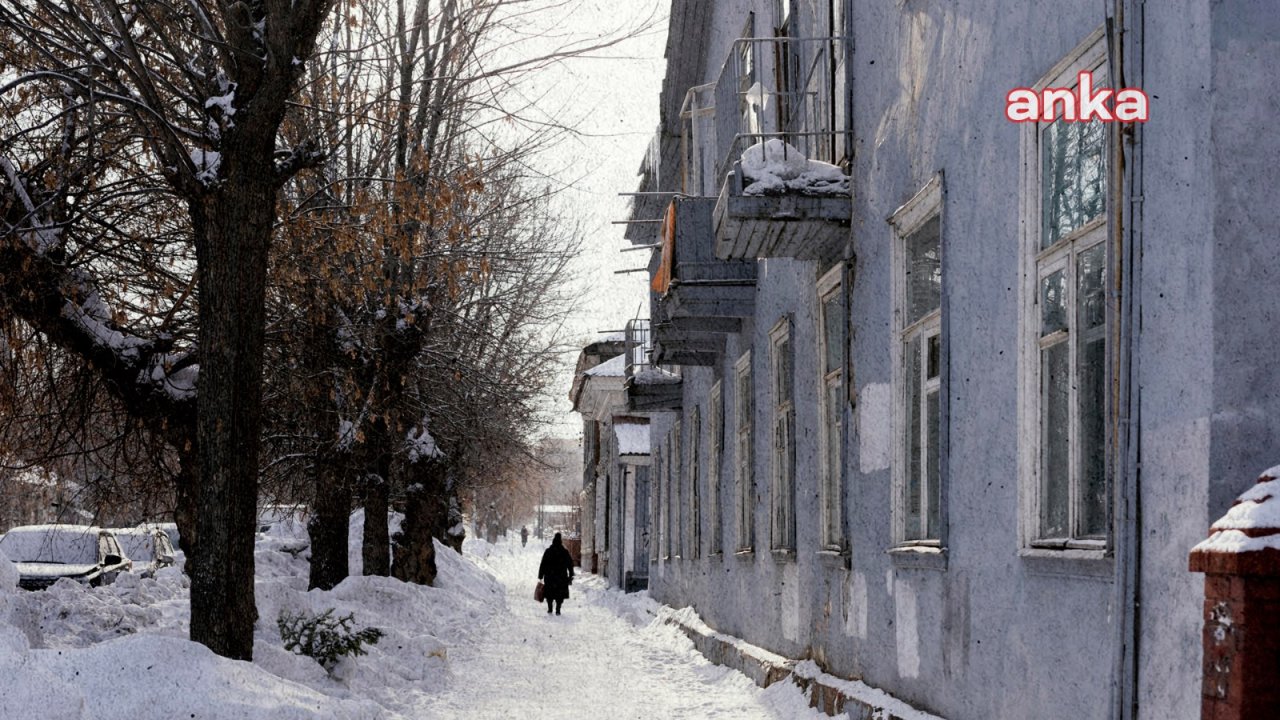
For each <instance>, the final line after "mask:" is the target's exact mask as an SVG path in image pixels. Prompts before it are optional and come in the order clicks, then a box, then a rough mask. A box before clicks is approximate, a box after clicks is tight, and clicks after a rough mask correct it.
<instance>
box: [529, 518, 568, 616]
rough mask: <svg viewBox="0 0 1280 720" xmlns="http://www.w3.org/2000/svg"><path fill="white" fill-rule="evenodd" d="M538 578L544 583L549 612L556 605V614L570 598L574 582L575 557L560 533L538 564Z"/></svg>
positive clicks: (544, 595)
mask: <svg viewBox="0 0 1280 720" xmlns="http://www.w3.org/2000/svg"><path fill="white" fill-rule="evenodd" d="M538 579H539V580H541V581H542V583H543V591H542V599H543V600H546V601H547V612H548V613H550V612H551V609H552V605H553V604H554V605H555V611H556V614H557V615H559V614H560V606H561V605H562V604H563V603H564V601H565V600H567V599H568V598H569V585H571V584H572V583H573V557H572V556H570V555H569V551H568V550H566V549H565V547H564V542H563V541H561V539H560V533H556V536H555V537H554V538H552V539H551V547H549V548H547V549H546V551H545V552H543V553H542V562H541V563H540V564H539V565H538Z"/></svg>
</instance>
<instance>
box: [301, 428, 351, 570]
mask: <svg viewBox="0 0 1280 720" xmlns="http://www.w3.org/2000/svg"><path fill="white" fill-rule="evenodd" d="M334 460H335V458H333V457H331V456H330V455H329V454H328V453H321V454H319V455H318V456H317V458H316V463H315V470H314V472H315V485H314V487H315V495H314V498H313V500H312V503H311V509H312V515H311V520H310V522H308V523H307V534H308V535H310V536H311V576H310V579H309V580H308V584H307V588H308V589H315V588H319V589H321V590H332V589H333V587H334V586H335V585H337V584H338V583H340V582H342V581H343V580H345V579H346V577H347V575H348V574H350V567H348V561H347V552H348V547H347V543H348V537H347V527H348V520H349V519H350V517H351V490H350V488H349V487H348V486H347V482H346V468H345V467H343V466H341V465H340V464H339V463H337V462H334Z"/></svg>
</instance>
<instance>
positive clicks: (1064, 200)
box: [1022, 29, 1111, 550]
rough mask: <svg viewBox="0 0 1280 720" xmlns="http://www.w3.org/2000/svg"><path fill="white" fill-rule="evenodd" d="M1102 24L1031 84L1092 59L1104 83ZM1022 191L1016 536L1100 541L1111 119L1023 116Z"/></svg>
mask: <svg viewBox="0 0 1280 720" xmlns="http://www.w3.org/2000/svg"><path fill="white" fill-rule="evenodd" d="M1106 70H1107V65H1106V45H1105V42H1104V39H1103V33H1102V30H1101V29H1099V30H1098V31H1096V32H1095V33H1093V35H1091V36H1090V37H1089V38H1088V39H1087V40H1086V41H1085V42H1084V43H1082V44H1081V45H1080V46H1079V47H1078V48H1076V50H1075V51H1073V52H1072V54H1071V55H1069V56H1068V57H1067V58H1064V59H1063V61H1062V62H1061V63H1059V65H1058V66H1057V67H1055V68H1054V69H1053V70H1052V71H1051V72H1050V74H1049V75H1047V76H1046V77H1045V78H1044V79H1042V81H1041V82H1040V83H1039V84H1037V86H1036V88H1035V90H1036V92H1039V91H1040V90H1041V89H1042V88H1044V87H1073V86H1074V85H1075V84H1076V83H1077V81H1078V78H1079V75H1080V72H1081V71H1092V73H1093V81H1094V86H1095V87H1106V86H1107V85H1108V83H1107V77H1106ZM1023 133H1024V136H1023V146H1024V152H1025V165H1024V167H1025V174H1026V182H1027V192H1028V197H1029V198H1030V199H1031V202H1028V203H1025V205H1026V211H1027V212H1028V213H1029V214H1030V215H1031V217H1028V218H1026V220H1027V221H1028V222H1026V223H1025V225H1026V226H1027V229H1028V235H1029V237H1028V238H1027V239H1026V242H1025V245H1024V247H1025V251H1024V253H1025V255H1024V257H1025V258H1026V260H1025V262H1026V273H1025V275H1026V278H1027V284H1026V286H1025V287H1024V291H1023V296H1024V298H1023V317H1024V323H1023V326H1024V333H1025V336H1024V344H1023V347H1024V348H1025V353H1026V355H1025V356H1024V362H1023V367H1024V376H1023V383H1022V391H1023V394H1024V397H1025V398H1026V399H1027V400H1028V404H1027V407H1028V408H1029V411H1028V412H1027V414H1026V418H1027V420H1028V421H1030V422H1031V423H1033V424H1034V427H1032V428H1030V429H1029V431H1028V432H1026V433H1024V440H1025V442H1026V444H1027V445H1028V446H1029V447H1028V449H1027V452H1026V453H1025V454H1024V463H1025V466H1024V469H1025V470H1026V472H1025V473H1024V477H1029V478H1031V479H1032V480H1031V482H1029V483H1028V484H1029V487H1027V488H1026V489H1025V490H1026V492H1024V497H1026V498H1027V499H1028V503H1027V505H1028V507H1026V510H1025V513H1026V516H1025V519H1024V523H1023V526H1024V529H1025V531H1024V537H1025V538H1026V539H1027V540H1028V541H1029V544H1030V545H1032V546H1034V547H1043V548H1078V549H1097V550H1101V549H1103V548H1105V546H1106V542H1107V539H1108V535H1109V527H1110V511H1111V503H1110V481H1109V478H1108V474H1107V461H1106V459H1107V445H1106V442H1107V411H1106V408H1107V364H1108V358H1109V357H1110V355H1109V354H1108V349H1107V331H1106V328H1107V319H1108V315H1109V310H1108V307H1107V293H1106V285H1107V278H1108V276H1109V272H1108V267H1107V263H1108V257H1107V243H1106V239H1107V229H1106V221H1107V210H1106V198H1107V193H1108V191H1109V181H1108V167H1107V154H1108V149H1109V130H1108V126H1107V125H1105V124H1104V123H1102V122H1100V121H1096V120H1095V121H1092V122H1070V123H1068V122H1063V121H1062V120H1057V121H1055V122H1034V123H1026V124H1025V125H1024V128H1023Z"/></svg>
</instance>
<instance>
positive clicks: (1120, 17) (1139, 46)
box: [1104, 0, 1145, 720]
mask: <svg viewBox="0 0 1280 720" xmlns="http://www.w3.org/2000/svg"><path fill="white" fill-rule="evenodd" d="M1104 2H1105V0H1104ZM1144 5H1145V0H1114V6H1113V8H1112V9H1113V12H1112V14H1111V16H1110V17H1108V18H1107V29H1108V33H1107V42H1108V46H1109V47H1108V57H1109V59H1110V74H1111V78H1112V85H1113V87H1117V88H1120V87H1142V81H1143V77H1144V75H1143V71H1144V69H1143V61H1144V52H1143V37H1142V32H1143V26H1144V22H1143V21H1144ZM1126 9H1127V10H1128V11H1129V12H1128V13H1126ZM1142 129H1143V126H1142V124H1141V123H1133V124H1129V125H1122V126H1120V127H1119V129H1118V131H1117V132H1118V138H1119V142H1118V143H1117V147H1116V148H1115V152H1114V153H1113V155H1112V158H1113V160H1114V161H1115V162H1116V169H1115V171H1114V173H1115V174H1114V175H1113V177H1118V178H1121V179H1122V180H1121V183H1120V188H1119V189H1118V191H1117V192H1115V193H1113V194H1112V196H1111V199H1110V200H1111V211H1112V214H1111V217H1112V222H1111V231H1112V234H1113V242H1112V243H1111V247H1112V252H1113V253H1114V255H1113V260H1117V261H1119V262H1113V263H1112V265H1111V267H1113V268H1117V269H1118V270H1119V272H1113V273H1112V278H1111V282H1112V287H1111V294H1112V298H1113V300H1114V301H1118V303H1119V308H1120V311H1119V318H1118V320H1119V322H1118V323H1116V325H1118V327H1117V328H1116V330H1115V332H1114V333H1113V335H1112V337H1113V339H1114V340H1116V342H1117V349H1118V351H1119V363H1118V367H1117V369H1116V378H1115V387H1116V389H1117V392H1116V394H1115V396H1114V397H1115V398H1116V403H1117V408H1116V412H1115V417H1116V436H1115V437H1116V444H1117V448H1116V453H1115V455H1114V456H1113V458H1114V460H1113V462H1114V466H1113V472H1112V476H1113V477H1114V478H1116V479H1117V483H1116V485H1117V487H1116V489H1115V492H1114V495H1115V507H1116V512H1115V520H1116V522H1115V523H1114V527H1115V529H1116V535H1117V538H1116V543H1115V545H1114V550H1115V554H1116V563H1115V568H1116V570H1115V571H1116V578H1115V583H1114V595H1113V597H1114V604H1113V607H1116V608H1118V609H1119V615H1120V622H1119V624H1118V626H1117V631H1116V647H1115V652H1114V663H1115V667H1114V672H1113V673H1112V677H1113V678H1114V679H1113V681H1112V688H1111V704H1112V707H1111V717H1112V718H1114V719H1115V720H1133V719H1134V718H1136V717H1137V716H1138V703H1139V692H1138V688H1139V664H1138V658H1139V641H1140V638H1141V633H1142V622H1141V620H1142V618H1141V614H1140V612H1139V608H1140V607H1141V602H1142V592H1141V591H1142V588H1141V578H1142V493H1141V490H1142V447H1141V433H1140V430H1141V423H1140V419H1141V395H1140V392H1139V388H1140V383H1139V370H1140V357H1139V355H1138V351H1139V350H1140V347H1141V343H1140V337H1139V335H1138V331H1137V328H1138V327H1139V326H1140V323H1141V314H1142V306H1141V297H1142V250H1143V247H1142V242H1143V241H1142V222H1143V208H1142V200H1143V194H1142V193H1143V185H1142V180H1143V175H1142Z"/></svg>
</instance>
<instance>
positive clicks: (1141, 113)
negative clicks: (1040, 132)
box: [1004, 70, 1148, 123]
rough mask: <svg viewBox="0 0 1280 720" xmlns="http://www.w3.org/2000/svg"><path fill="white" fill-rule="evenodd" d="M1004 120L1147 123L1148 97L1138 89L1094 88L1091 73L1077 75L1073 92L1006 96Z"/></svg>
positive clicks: (1015, 91) (1027, 91)
mask: <svg viewBox="0 0 1280 720" xmlns="http://www.w3.org/2000/svg"><path fill="white" fill-rule="evenodd" d="M1004 116H1005V117H1007V118H1009V120H1010V121H1012V122H1017V123H1022V122H1053V121H1054V120H1059V119H1061V120H1065V121H1067V122H1090V121H1093V120H1100V121H1102V122H1125V123H1132V122H1146V121H1147V117H1148V104H1147V94H1146V93H1145V92H1143V91H1141V90H1139V89H1137V88H1124V89H1121V90H1114V89H1112V88H1094V87H1093V73H1091V72H1089V71H1088V70H1083V71H1081V72H1080V78H1079V84H1078V85H1076V87H1074V88H1045V89H1043V90H1041V91H1040V92H1038V93H1037V92H1036V91H1035V90H1032V89H1031V88H1014V89H1012V90H1010V91H1009V94H1008V95H1006V96H1005V105H1004Z"/></svg>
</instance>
